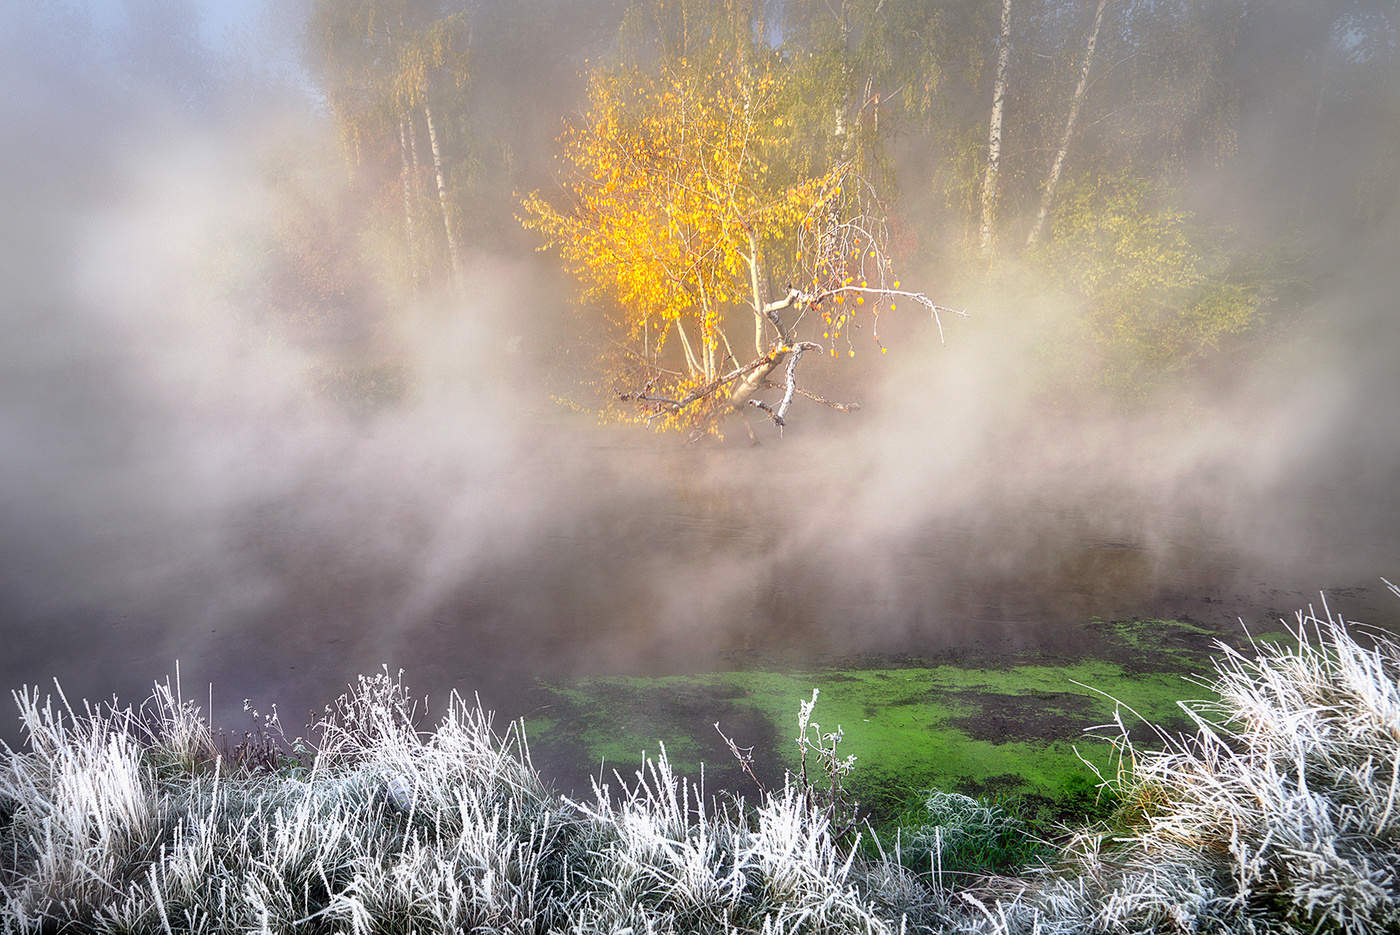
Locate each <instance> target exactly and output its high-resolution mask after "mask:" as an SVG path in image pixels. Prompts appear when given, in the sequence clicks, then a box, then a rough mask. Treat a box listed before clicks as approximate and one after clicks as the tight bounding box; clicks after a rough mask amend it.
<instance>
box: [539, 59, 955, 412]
mask: <svg viewBox="0 0 1400 935" xmlns="http://www.w3.org/2000/svg"><path fill="white" fill-rule="evenodd" d="M786 79H787V75H786V74H785V73H784V71H783V68H782V62H781V60H780V59H779V58H778V57H777V56H775V55H770V56H768V57H767V58H766V59H761V60H759V61H757V62H750V63H726V62H712V63H711V67H710V68H708V69H704V70H702V69H701V68H699V67H696V66H695V65H693V64H691V63H689V62H687V61H686V60H681V61H679V62H676V63H673V64H662V65H660V66H659V67H657V68H656V69H655V70H653V71H646V70H643V69H641V68H639V67H632V68H626V69H618V70H608V69H598V70H596V71H595V72H594V73H593V74H592V76H591V79H590V83H589V98H588V108H587V111H586V113H585V114H584V115H583V118H582V120H581V121H580V122H578V123H577V124H575V125H573V126H571V127H570V128H568V129H567V130H566V132H565V134H564V135H563V137H561V140H560V143H561V146H562V150H563V151H562V153H561V154H560V157H561V161H562V164H563V178H562V179H561V182H562V188H563V192H562V193H561V197H558V198H555V199H553V200H551V199H548V198H546V197H545V196H544V195H542V194H541V193H539V192H534V193H532V194H530V195H529V196H527V197H526V198H525V199H524V202H523V214H522V221H523V222H524V224H525V225H526V227H529V228H532V229H534V230H537V231H539V232H540V234H541V235H542V236H543V239H544V246H545V247H546V248H553V249H555V250H557V251H558V253H559V255H560V257H561V259H562V260H563V262H564V265H565V266H566V267H567V268H568V269H569V271H570V272H572V273H573V274H574V275H575V276H576V277H578V279H579V281H580V283H581V285H582V287H583V291H584V293H585V294H586V295H587V296H589V297H591V298H593V299H597V300H601V301H602V302H603V303H605V304H607V305H610V306H611V307H612V308H613V309H615V317H614V319H613V321H612V326H613V328H614V330H615V334H614V338H615V343H614V345H613V347H614V350H612V351H611V352H609V353H608V354H607V355H606V360H605V361H604V369H605V371H606V377H607V379H608V380H609V381H610V382H611V383H612V384H613V386H614V387H616V389H617V390H618V391H619V392H618V393H617V396H616V399H615V401H614V405H613V407H612V408H611V412H612V414H613V415H614V416H619V417H622V418H632V419H638V420H641V421H645V422H647V423H649V424H652V425H655V426H658V427H665V428H674V429H683V430H688V431H716V430H717V426H718V422H719V418H720V417H721V416H722V415H724V414H725V413H728V412H732V411H735V410H736V409H739V408H741V407H745V406H753V407H756V408H758V409H761V410H763V411H764V412H766V413H768V415H769V416H770V417H771V418H772V420H773V421H774V422H775V423H776V424H777V425H778V426H779V427H781V426H783V425H784V424H785V421H786V418H787V414H788V410H789V407H790V406H791V405H792V402H793V399H794V397H795V396H796V395H799V394H800V395H804V396H807V397H809V398H812V399H817V400H818V401H821V402H828V401H827V400H824V399H822V398H821V397H819V396H817V395H815V394H811V393H808V392H807V391H805V390H803V389H800V388H799V387H798V384H797V370H798V363H799V361H800V360H801V358H802V357H803V355H804V354H807V353H812V352H820V353H829V354H830V355H832V356H842V355H845V356H853V355H854V354H855V352H856V351H855V347H856V345H855V343H854V342H853V341H852V340H851V338H852V332H853V330H854V329H859V328H863V327H868V328H869V331H868V333H869V334H870V336H871V342H872V346H874V347H876V348H879V349H881V350H883V348H882V347H880V345H879V336H878V335H879V330H878V315H879V313H880V312H881V311H882V310H886V311H893V310H894V309H895V308H896V301H897V300H899V299H906V300H907V301H908V302H909V303H910V304H911V305H913V306H916V307H917V306H922V307H924V308H926V309H927V310H929V311H931V312H933V313H934V314H935V315H936V314H937V312H938V309H937V307H935V306H934V304H933V302H932V301H931V300H929V299H928V298H927V296H925V295H923V294H922V293H917V292H912V291H904V290H901V289H900V284H899V282H898V281H896V280H895V279H894V278H893V272H892V265H891V257H890V255H889V232H888V229H887V226H886V221H885V216H884V211H883V208H882V206H881V205H880V204H879V201H878V199H877V198H876V197H875V193H874V191H873V189H872V188H871V187H870V185H869V184H868V183H867V182H865V181H864V180H863V179H862V178H861V177H860V176H859V175H858V174H857V173H856V172H855V171H854V170H853V169H852V167H851V165H850V163H849V162H836V163H835V164H834V165H832V166H831V167H830V168H828V169H827V170H826V171H824V172H821V173H820V174H807V173H801V172H797V171H795V170H794V166H793V161H794V160H793V159H792V158H791V155H790V148H789V147H790V138H789V135H788V127H789V125H790V120H791V118H790V116H789V112H788V109H787V108H788V99H787V98H786V96H785V91H786V87H785V81H786ZM784 275H785V276H786V279H785V280H782V281H783V285H782V287H781V288H780V289H775V290H773V291H774V292H776V293H779V294H777V295H776V296H775V297H773V298H769V297H768V295H767V292H768V289H769V284H770V283H776V282H777V281H780V280H779V278H778V277H781V276H784ZM741 329H744V330H745V331H746V332H748V333H746V334H745V335H744V337H740V330H741ZM818 335H820V339H821V340H820V341H818V340H817V337H818ZM748 338H751V344H750V346H751V348H752V350H751V352H749V353H745V352H744V351H743V350H742V348H743V347H744V344H745V340H746V339H748ZM677 346H678V350H677ZM780 368H781V370H780ZM779 372H780V374H781V375H780V376H779V377H778V378H777V379H774V375H775V374H777V373H779ZM770 388H773V389H777V390H780V391H781V394H780V395H779V396H778V397H777V398H776V399H773V400H765V399H764V398H763V391H765V390H767V389H770ZM618 404H626V405H627V406H631V407H635V408H622V407H621V406H619V405H618ZM833 405H837V406H838V407H839V408H846V407H844V406H842V405H841V404H833Z"/></svg>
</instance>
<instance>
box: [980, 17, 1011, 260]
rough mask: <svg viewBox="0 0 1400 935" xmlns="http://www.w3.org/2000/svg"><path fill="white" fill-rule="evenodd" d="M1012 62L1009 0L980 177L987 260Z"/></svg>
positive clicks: (982, 233) (982, 246)
mask: <svg viewBox="0 0 1400 935" xmlns="http://www.w3.org/2000/svg"><path fill="white" fill-rule="evenodd" d="M1010 62H1011V0H1001V28H1000V32H999V33H998V38H997V72H996V79H995V81H994V82H993V84H992V115H991V119H990V120H989V122H988V128H987V170H986V173H985V175H984V176H983V178H982V223H981V226H980V227H979V228H978V236H977V246H978V249H979V250H980V251H981V253H982V256H983V257H990V256H991V253H992V246H993V243H994V241H995V236H994V233H993V225H994V223H995V220H996V207H997V196H998V194H999V191H998V186H999V184H1000V174H1001V124H1002V113H1003V110H1004V108H1005V106H1006V75H1007V70H1008V68H1009V65H1010Z"/></svg>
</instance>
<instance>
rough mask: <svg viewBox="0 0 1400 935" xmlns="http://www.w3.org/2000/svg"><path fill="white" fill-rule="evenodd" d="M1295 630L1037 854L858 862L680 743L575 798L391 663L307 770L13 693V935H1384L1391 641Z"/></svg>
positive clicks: (116, 715) (164, 699)
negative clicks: (692, 763) (1093, 819)
mask: <svg viewBox="0 0 1400 935" xmlns="http://www.w3.org/2000/svg"><path fill="white" fill-rule="evenodd" d="M1397 594H1398V595H1400V592H1397ZM1292 636H1293V639H1292V641H1291V642H1290V643H1288V644H1282V643H1275V642H1262V641H1261V642H1259V643H1257V644H1251V645H1250V646H1249V647H1247V648H1246V649H1245V650H1238V649H1233V648H1230V647H1227V646H1223V645H1222V646H1221V648H1220V653H1219V655H1218V656H1217V658H1216V663H1215V673H1214V677H1213V678H1212V679H1210V680H1209V681H1208V682H1206V683H1205V685H1206V686H1208V687H1209V688H1210V694H1211V696H1212V700H1210V701H1208V702H1201V703H1195V704H1189V703H1188V704H1185V705H1183V710H1184V711H1185V712H1186V714H1187V716H1188V717H1189V718H1190V720H1191V723H1192V729H1191V730H1190V731H1187V732H1185V733H1182V734H1169V733H1167V732H1165V731H1163V732H1162V733H1160V735H1159V736H1158V738H1157V742H1156V743H1155V744H1153V745H1151V747H1150V748H1149V747H1148V746H1147V745H1143V744H1140V743H1139V744H1137V745H1134V742H1133V741H1130V740H1129V739H1128V734H1127V732H1126V730H1124V731H1123V732H1122V733H1121V736H1120V740H1119V750H1120V752H1121V754H1122V756H1121V758H1120V759H1119V761H1118V767H1117V769H1116V770H1112V771H1109V774H1108V775H1107V776H1105V777H1104V782H1105V784H1106V785H1107V786H1109V787H1111V788H1112V789H1113V790H1115V791H1116V794H1117V795H1118V797H1119V800H1120V802H1121V803H1122V804H1121V806H1120V808H1119V810H1118V812H1117V813H1116V814H1115V815H1114V816H1113V817H1112V819H1111V820H1110V821H1108V822H1106V823H1103V824H1100V825H1096V826H1093V827H1089V828H1085V829H1081V830H1079V831H1078V832H1077V833H1075V834H1074V835H1073V836H1072V837H1071V838H1070V839H1069V840H1068V843H1066V844H1064V845H1062V846H1060V847H1058V848H1055V849H1049V850H1047V849H1043V848H1042V849H1038V850H1037V849H1036V848H1029V847H1026V846H1025V845H1024V842H1023V840H1022V839H1023V838H1024V829H1023V827H1022V826H1021V825H1020V824H1019V819H1018V818H1017V817H1016V816H1014V815H1011V814H1009V813H1007V812H1005V811H1003V810H1001V809H999V808H997V807H993V806H989V805H988V804H987V803H984V802H978V801H976V800H974V799H971V798H969V797H967V796H963V795H959V794H956V793H946V792H935V793H930V794H929V795H928V796H926V798H925V801H924V803H923V809H922V812H921V813H917V812H916V813H914V815H913V817H912V818H911V819H910V821H911V823H910V825H909V827H908V828H906V829H904V830H902V831H901V833H900V834H898V835H896V836H895V837H894V839H893V840H892V841H887V840H885V836H883V835H882V836H881V839H880V840H879V841H878V842H875V843H873V844H872V843H871V842H870V841H869V832H868V831H866V832H862V831H860V830H852V831H850V832H849V833H846V834H840V833H838V832H839V829H838V828H834V827H833V823H832V821H833V816H838V815H840V814H841V810H840V808H838V807H837V806H838V805H839V803H836V802H833V801H832V798H831V797H832V795H833V794H839V789H838V788H836V787H834V786H830V785H828V784H827V783H825V782H824V781H822V780H821V779H820V778H819V777H818V776H817V775H816V772H815V770H814V772H813V773H812V774H811V775H809V776H806V777H805V778H806V779H807V780H808V781H807V782H804V781H803V778H802V777H796V776H790V777H789V779H788V780H787V781H786V782H784V783H783V784H782V785H781V787H777V788H772V789H770V790H769V791H767V792H766V793H764V794H763V795H762V796H761V798H760V799H759V800H758V801H756V802H753V803H745V802H743V801H741V800H738V799H722V800H721V799H715V798H713V797H710V796H707V794H706V793H705V792H704V790H703V788H702V787H700V786H697V785H694V784H692V783H690V782H689V781H688V780H686V779H681V778H677V776H676V775H675V774H674V772H673V770H672V768H671V766H670V764H669V762H668V760H667V758H666V756H665V754H664V751H663V753H662V755H661V756H659V757H658V758H656V759H654V760H652V761H650V762H649V763H648V764H647V765H646V766H645V767H644V768H643V769H642V770H641V771H639V772H638V773H637V774H636V777H635V778H634V779H633V780H631V781H628V782H622V781H621V780H617V781H616V782H614V783H607V784H599V785H597V786H596V787H595V789H594V790H593V794H592V795H591V796H588V797H582V798H579V799H575V798H573V797H566V796H560V795H557V794H555V793H553V792H552V791H551V790H550V789H549V788H547V787H546V786H545V784H544V783H543V782H542V781H541V779H540V777H539V774H538V772H537V771H536V770H535V769H534V767H533V766H532V764H531V759H530V755H529V750H528V748H527V746H526V744H525V739H524V736H523V733H522V732H521V731H520V730H519V728H518V727H517V726H515V725H511V726H508V727H506V728H505V729H504V730H503V731H499V732H498V731H497V730H495V729H494V728H493V725H492V721H491V718H490V716H489V715H487V714H486V713H484V712H483V711H481V710H480V709H479V708H478V707H476V706H474V705H471V704H467V703H465V702H464V701H463V700H462V699H460V698H454V699H453V701H452V703H451V705H450V706H449V710H448V711H447V713H446V715H445V716H444V717H443V719H442V720H441V721H440V722H439V723H438V725H437V727H436V729H435V730H433V731H423V730H420V728H419V726H418V722H419V716H418V711H417V709H416V707H415V706H414V704H413V703H412V701H411V699H410V696H409V695H408V694H407V692H406V691H405V689H404V687H403V685H402V683H401V682H400V681H399V679H397V678H394V677H391V676H390V675H388V674H387V673H385V674H381V675H379V676H376V677H373V678H362V679H361V680H360V681H359V683H358V685H356V686H354V687H353V688H352V689H351V690H350V691H349V692H348V693H347V694H346V695H345V696H343V697H342V698H341V699H340V700H339V701H338V702H336V703H335V704H333V705H331V706H330V707H328V708H327V711H326V716H325V718H324V719H323V720H322V721H321V723H320V724H319V725H318V726H317V730H316V733H315V736H314V737H313V740H312V741H311V744H312V745H311V746H303V747H301V748H300V751H298V749H297V748H296V747H295V746H292V747H288V748H286V749H274V745H272V744H271V742H270V741H266V742H263V743H261V744H259V743H256V742H255V743H252V744H244V745H242V746H241V747H239V748H235V749H227V748H225V749H224V750H223V751H220V750H219V746H218V744H217V742H216V738H215V735H214V733H213V731H212V730H211V728H210V726H209V725H208V723H207V721H206V720H205V719H204V717H203V716H202V713H201V712H200V710H199V709H198V708H197V707H196V706H195V705H194V704H192V703H190V702H188V701H185V700H183V699H182V697H181V695H180V692H179V688H178V683H177V684H176V685H174V686H172V685H170V684H169V683H166V684H163V685H159V686H157V688H156V692H155V694H154V695H153V697H152V699H151V700H150V701H149V702H148V703H147V704H145V705H143V706H141V707H139V708H130V707H117V706H106V707H93V706H89V705H86V704H84V705H81V706H73V705H70V704H69V702H68V701H67V700H66V699H65V698H64V697H63V695H62V693H61V692H59V693H57V694H56V695H55V696H53V697H46V696H43V695H41V693H39V692H37V691H34V690H25V691H20V692H18V693H16V696H15V697H16V701H17V702H18V706H19V712H20V716H21V718H22V720H23V724H24V729H25V732H26V735H27V742H26V743H25V745H24V747H23V749H19V750H14V749H10V748H8V747H7V748H4V750H3V762H2V763H0V931H4V932H55V931H64V932H167V933H173V932H209V933H215V932H234V931H238V932H274V931H275V932H352V933H370V932H409V931H416V932H428V931H432V932H457V931H473V932H546V931H557V932H577V933H592V932H613V933H621V932H706V933H710V932H735V933H737V932H763V933H777V932H799V931H800V932H813V933H819V932H832V933H836V932H841V933H848V932H870V933H876V932H879V933H884V932H890V933H894V932H911V931H922V932H930V933H932V932H966V933H1013V932H1015V933H1020V932H1025V933H1031V932H1042V933H1059V932H1064V933H1068V932H1084V931H1122V932H1195V931H1230V932H1236V931H1249V932H1278V933H1285V932H1300V933H1301V932H1319V931H1321V932H1346V933H1367V932H1385V931H1395V930H1397V928H1398V927H1400V909H1398V908H1397V906H1400V856H1398V855H1400V779H1397V777H1400V644H1397V643H1396V642H1394V641H1393V640H1391V639H1390V638H1389V637H1387V636H1383V635H1375V634H1370V633H1364V634H1359V633H1355V632H1353V631H1351V630H1349V629H1348V628H1347V627H1346V626H1345V625H1344V624H1343V623H1342V622H1341V621H1340V620H1338V619H1334V618H1333V617H1332V616H1331V615H1330V614H1329V613H1326V612H1324V613H1323V614H1321V615H1317V614H1314V613H1312V612H1311V611H1309V612H1307V613H1300V614H1299V615H1298V618H1297V622H1296V624H1295V626H1294V627H1293V628H1292ZM804 713H805V714H806V715H807V716H808V717H809V718H810V716H811V710H810V708H809V707H808V706H805V705H804ZM269 723H270V724H271V725H272V726H275V720H274V721H271V722H269ZM829 740H830V737H829V735H822V734H820V732H818V735H816V736H814V738H813V741H814V746H813V747H811V749H812V750H813V751H814V752H815V751H816V750H818V749H832V750H833V751H834V746H832V745H831V744H829V743H828V741H829ZM822 762H825V763H826V764H827V765H832V764H838V765H839V764H844V763H845V761H844V760H841V759H840V758H839V756H837V754H835V753H834V752H833V753H832V756H831V757H830V758H825V757H824V756H823V755H821V754H815V759H814V761H813V763H812V764H811V765H812V766H813V767H818V766H820V765H821V763H822ZM1033 852H1034V853H1036V854H1038V855H1039V856H1038V857H1037V858H1036V859H1035V860H1034V861H1032V862H1031V863H1030V864H1027V863H1026V861H1027V860H1030V859H1031V857H1032V854H1033Z"/></svg>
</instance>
